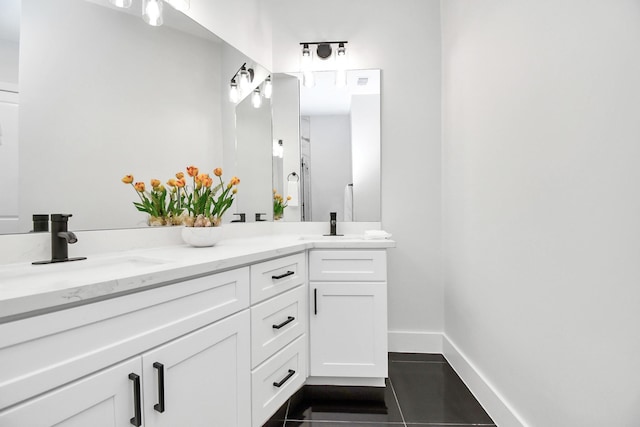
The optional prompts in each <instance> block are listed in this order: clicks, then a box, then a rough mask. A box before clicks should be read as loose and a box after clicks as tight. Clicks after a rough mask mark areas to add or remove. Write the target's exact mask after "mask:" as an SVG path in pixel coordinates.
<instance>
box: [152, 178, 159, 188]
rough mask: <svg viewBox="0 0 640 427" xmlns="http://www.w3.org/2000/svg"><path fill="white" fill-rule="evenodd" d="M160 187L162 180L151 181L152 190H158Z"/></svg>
mask: <svg viewBox="0 0 640 427" xmlns="http://www.w3.org/2000/svg"><path fill="white" fill-rule="evenodd" d="M159 185H160V180H159V179H152V180H151V187H152V188H156V187H157V186H159Z"/></svg>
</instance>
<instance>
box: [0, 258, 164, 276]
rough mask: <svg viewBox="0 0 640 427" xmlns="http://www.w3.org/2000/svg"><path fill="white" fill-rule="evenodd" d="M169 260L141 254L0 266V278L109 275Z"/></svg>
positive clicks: (148, 266) (153, 265)
mask: <svg viewBox="0 0 640 427" xmlns="http://www.w3.org/2000/svg"><path fill="white" fill-rule="evenodd" d="M168 262H169V261H167V260H163V259H156V258H147V257H141V256H116V257H109V258H100V257H95V258H92V257H89V258H88V259H86V260H81V261H69V262H57V263H53V264H42V265H30V264H29V265H21V266H19V267H18V266H7V267H3V268H0V280H2V281H6V280H11V279H27V278H37V277H47V279H48V280H59V279H64V278H72V277H74V276H77V275H80V274H82V275H89V274H90V275H109V274H110V273H113V272H116V273H119V274H121V273H123V272H124V273H127V272H135V271H137V270H142V269H146V268H151V267H155V266H159V265H162V264H166V263H168Z"/></svg>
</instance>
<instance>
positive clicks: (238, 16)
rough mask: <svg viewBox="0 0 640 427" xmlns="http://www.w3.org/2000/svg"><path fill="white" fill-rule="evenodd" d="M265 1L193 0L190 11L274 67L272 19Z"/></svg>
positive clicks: (202, 21)
mask: <svg viewBox="0 0 640 427" xmlns="http://www.w3.org/2000/svg"><path fill="white" fill-rule="evenodd" d="M264 3H265V2H264V0H234V1H233V2H229V1H228V0H191V8H190V9H189V11H188V12H187V13H186V14H187V15H188V16H190V17H191V18H193V19H194V20H195V21H196V22H198V23H200V25H202V26H203V27H205V28H207V29H208V30H210V31H211V32H213V33H214V34H216V35H217V36H218V37H220V38H221V39H223V40H224V41H226V42H227V43H229V44H230V45H231V46H233V47H235V48H236V49H238V50H240V51H241V52H242V53H244V54H245V55H247V56H249V57H250V58H252V59H254V60H256V61H257V62H258V63H259V64H260V65H262V66H264V67H266V68H267V69H271V68H272V62H271V21H270V20H269V13H268V9H267V8H266V7H265V6H264Z"/></svg>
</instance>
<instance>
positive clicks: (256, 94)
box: [251, 88, 262, 108]
mask: <svg viewBox="0 0 640 427" xmlns="http://www.w3.org/2000/svg"><path fill="white" fill-rule="evenodd" d="M251 104H252V105H253V108H260V106H261V105H262V96H260V88H255V90H254V91H253V93H252V94H251Z"/></svg>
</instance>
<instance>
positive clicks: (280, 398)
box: [251, 335, 307, 427]
mask: <svg viewBox="0 0 640 427" xmlns="http://www.w3.org/2000/svg"><path fill="white" fill-rule="evenodd" d="M306 372H307V354H306V335H302V336H301V337H299V338H298V339H296V340H295V341H294V342H292V343H291V344H289V345H288V346H286V347H285V348H284V349H282V350H280V352H278V353H277V354H276V355H275V356H273V357H272V358H271V359H269V360H267V362H265V363H264V364H263V365H262V366H260V367H259V368H258V369H256V370H254V371H253V372H252V374H251V394H252V396H251V397H252V399H251V406H252V411H251V414H252V420H253V422H252V424H253V426H254V427H260V426H262V425H263V423H264V422H265V421H266V420H267V419H269V417H270V416H271V414H273V413H274V412H275V411H276V410H277V409H278V408H279V407H280V406H281V405H282V404H283V403H284V402H286V401H287V399H288V398H289V397H291V396H292V395H293V393H295V392H296V391H297V390H298V389H299V388H300V387H301V386H302V385H303V384H304V381H305V379H306V378H305V377H306ZM278 386H279V387H278Z"/></svg>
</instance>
